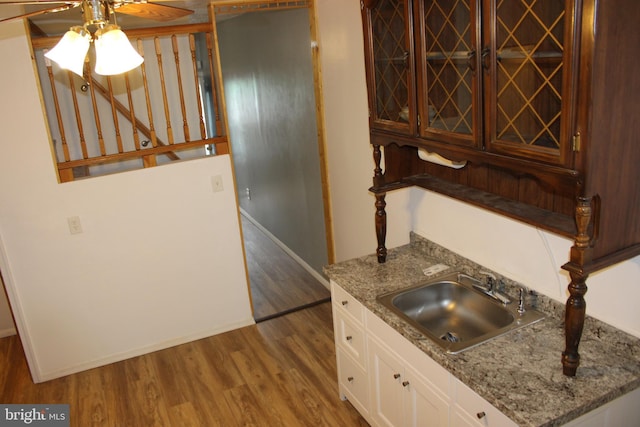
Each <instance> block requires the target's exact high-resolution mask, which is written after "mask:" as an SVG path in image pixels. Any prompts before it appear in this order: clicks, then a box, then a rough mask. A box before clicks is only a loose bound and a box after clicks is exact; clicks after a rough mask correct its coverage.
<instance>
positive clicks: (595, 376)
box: [325, 233, 640, 427]
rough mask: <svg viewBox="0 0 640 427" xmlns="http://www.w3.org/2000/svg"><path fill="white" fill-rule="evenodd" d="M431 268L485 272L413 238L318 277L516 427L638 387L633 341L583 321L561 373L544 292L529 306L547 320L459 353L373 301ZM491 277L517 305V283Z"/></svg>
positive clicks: (556, 330)
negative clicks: (573, 357)
mask: <svg viewBox="0 0 640 427" xmlns="http://www.w3.org/2000/svg"><path fill="white" fill-rule="evenodd" d="M435 264H445V265H447V266H450V269H447V270H445V271H442V272H441V273H438V275H440V274H441V275H445V274H447V273H450V272H452V271H463V272H465V273H467V274H469V275H472V276H473V275H476V276H477V275H478V273H479V271H480V270H483V271H490V270H488V269H486V268H484V267H482V266H480V265H478V264H475V263H473V262H472V261H469V260H467V259H465V258H463V257H461V256H459V255H457V254H455V253H453V252H451V251H448V250H447V249H445V248H443V247H441V246H438V245H436V244H435V243H433V242H430V241H429V240H427V239H424V238H422V237H420V236H418V235H417V234H414V233H412V234H411V243H410V244H408V245H405V246H401V247H399V248H395V249H391V250H389V253H388V255H387V261H386V263H384V264H379V263H378V261H377V257H376V256H375V255H369V256H365V257H362V258H357V259H353V260H349V261H345V262H341V263H338V264H333V265H330V266H327V267H325V272H326V274H327V275H328V276H329V277H330V278H331V279H332V280H333V281H335V282H336V283H337V284H339V285H340V286H341V287H342V288H343V289H344V290H346V291H347V292H348V293H350V294H351V295H352V296H353V297H355V298H356V299H357V300H358V301H360V302H361V303H362V304H363V305H364V306H365V307H366V308H367V309H369V310H370V311H372V312H373V313H374V314H376V315H377V316H379V317H380V318H381V319H383V320H384V321H385V322H387V323H388V324H389V325H391V326H392V327H393V328H394V329H395V330H397V331H398V332H399V333H400V334H402V335H403V336H404V337H405V338H407V339H408V340H409V341H411V342H412V343H413V344H414V345H416V346H417V347H418V348H420V349H421V350H422V351H424V352H425V353H426V354H427V355H428V356H430V357H431V358H432V359H434V360H435V361H436V362H438V363H439V364H440V365H442V366H443V367H444V368H445V369H447V370H448V371H449V372H451V374H453V375H454V376H455V377H457V378H458V379H459V380H460V381H462V382H463V383H465V384H466V385H467V386H469V387H470V388H471V389H473V390H474V391H475V392H476V393H478V394H479V395H480V396H482V397H483V398H484V399H485V400H487V401H488V402H490V403H491V404H492V405H493V406H495V407H496V408H498V409H499V410H500V411H502V412H503V413H504V414H505V415H506V416H508V417H509V418H511V419H512V420H513V421H514V422H516V423H517V424H518V425H521V426H544V427H547V426H558V425H562V424H565V423H567V422H569V421H571V420H572V419H574V418H577V417H579V416H580V415H582V414H584V413H587V412H589V411H591V410H593V409H596V408H597V407H599V406H601V405H603V404H605V403H607V402H609V401H611V400H613V399H615V398H616V397H619V396H621V395H623V394H625V393H627V392H630V391H632V390H634V389H636V388H638V387H640V339H638V338H635V337H633V336H631V335H629V334H627V333H624V332H622V331H620V330H618V329H616V328H614V327H612V326H610V325H607V324H605V323H603V322H600V321H598V320H597V319H593V318H591V317H589V316H587V319H586V321H585V326H584V332H583V335H582V340H581V342H580V348H579V352H580V356H581V360H580V366H579V367H578V372H577V375H576V376H575V377H572V378H571V377H566V376H564V375H563V374H562V363H561V353H562V351H563V350H564V347H565V343H564V305H563V304H559V303H557V302H555V301H553V300H552V299H550V298H547V297H545V296H544V295H538V296H537V297H535V299H534V301H533V304H534V307H535V308H536V309H537V310H539V311H541V312H543V313H544V314H545V315H546V316H547V317H546V318H545V319H544V320H542V321H540V322H538V323H535V324H533V325H529V326H526V327H524V328H522V329H519V330H515V331H511V332H509V333H507V334H505V335H503V336H501V337H498V338H495V339H493V340H491V341H488V342H486V343H483V344H481V345H479V346H477V347H473V348H471V349H468V350H465V351H463V352H461V353H459V354H456V355H452V354H447V353H446V352H445V351H443V350H442V349H441V348H440V347H438V346H437V345H436V344H434V343H432V342H431V341H430V340H429V339H428V338H426V337H425V336H424V335H422V334H421V333H420V332H419V331H418V330H417V329H415V328H413V327H412V326H411V325H409V324H408V323H407V322H405V321H404V320H402V319H400V318H399V317H398V316H396V315H395V314H393V313H392V312H391V311H389V310H388V309H387V308H385V307H384V306H383V305H382V304H380V303H378V302H377V300H376V298H377V296H378V295H381V294H384V293H387V292H391V291H395V290H398V289H401V288H406V287H410V286H413V285H416V284H419V283H421V282H424V281H425V279H426V277H425V275H424V273H423V270H424V269H425V268H428V267H430V266H432V265H435ZM492 273H494V274H495V275H496V276H497V277H498V278H499V279H503V281H504V282H505V292H506V293H507V294H509V295H511V296H512V297H513V300H515V301H517V298H516V295H517V289H518V288H519V287H522V285H521V284H518V283H516V282H513V281H511V280H510V279H508V278H506V277H504V276H501V275H500V274H498V273H495V272H492ZM433 277H436V276H433ZM478 277H479V276H478ZM529 302H532V301H529ZM587 312H588V309H587Z"/></svg>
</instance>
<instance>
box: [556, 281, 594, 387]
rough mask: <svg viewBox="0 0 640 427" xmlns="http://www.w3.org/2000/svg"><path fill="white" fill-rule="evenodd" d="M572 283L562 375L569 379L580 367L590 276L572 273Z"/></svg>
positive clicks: (566, 314) (565, 326)
mask: <svg viewBox="0 0 640 427" xmlns="http://www.w3.org/2000/svg"><path fill="white" fill-rule="evenodd" d="M569 274H570V275H571V283H570V284H569V294H570V296H569V299H568V300H567V305H566V309H565V316H564V331H565V350H564V351H563V352H562V373H563V374H565V375H566V376H568V377H575V376H576V370H577V369H578V365H580V354H579V353H578V346H579V345H580V338H582V329H583V326H584V318H585V313H586V309H587V303H586V301H585V300H584V295H585V294H586V293H587V285H586V283H585V281H586V280H587V276H588V275H583V274H582V273H579V272H570V273H569Z"/></svg>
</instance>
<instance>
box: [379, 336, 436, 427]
mask: <svg viewBox="0 0 640 427" xmlns="http://www.w3.org/2000/svg"><path fill="white" fill-rule="evenodd" d="M367 343H368V349H369V369H370V371H371V372H370V376H369V378H370V381H371V384H370V386H371V407H370V413H371V417H372V418H373V419H374V421H375V423H376V424H377V425H380V426H389V427H393V426H407V427H409V426H411V427H413V426H429V425H432V426H446V425H448V424H449V402H448V398H447V396H445V395H443V394H442V392H440V391H438V390H436V389H435V387H434V386H433V385H431V384H429V381H428V380H427V379H426V378H424V377H423V376H422V375H421V374H420V373H418V372H416V371H415V370H414V369H412V367H411V366H409V365H407V363H406V361H404V360H403V359H402V358H401V357H400V356H398V355H397V354H396V353H394V352H393V351H391V350H390V349H389V348H388V347H387V346H386V345H384V344H383V343H381V342H379V341H377V340H376V339H375V338H373V337H369V339H368V342H367Z"/></svg>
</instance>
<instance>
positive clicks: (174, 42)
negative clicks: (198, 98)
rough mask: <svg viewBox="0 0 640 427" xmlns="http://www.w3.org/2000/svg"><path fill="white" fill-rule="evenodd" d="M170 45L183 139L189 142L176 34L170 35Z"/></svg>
mask: <svg viewBox="0 0 640 427" xmlns="http://www.w3.org/2000/svg"><path fill="white" fill-rule="evenodd" d="M171 45H172V46H173V58H174V62H175V63H176V76H177V77H178V93H179V94H180V109H181V111H182V130H183V131H184V141H185V142H189V141H190V140H191V138H190V137H189V124H188V123H187V110H186V107H185V104H184V90H183V88H182V76H181V74H180V55H179V49H178V38H177V37H176V35H175V34H174V35H172V36H171Z"/></svg>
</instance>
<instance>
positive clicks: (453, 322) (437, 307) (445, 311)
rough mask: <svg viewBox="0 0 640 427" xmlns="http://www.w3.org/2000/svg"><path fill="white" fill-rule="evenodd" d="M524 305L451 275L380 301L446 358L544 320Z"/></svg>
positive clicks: (478, 283)
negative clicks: (438, 348) (436, 346)
mask: <svg viewBox="0 0 640 427" xmlns="http://www.w3.org/2000/svg"><path fill="white" fill-rule="evenodd" d="M520 299H521V300H520V301H515V302H514V301H511V300H510V298H508V297H506V296H504V295H503V294H500V293H498V292H497V291H495V292H494V291H493V289H492V288H489V287H488V286H486V285H484V284H482V283H480V281H478V280H476V279H474V278H472V277H470V276H467V275H466V274H464V273H458V272H457V273H452V274H448V275H446V276H444V277H440V278H438V279H434V280H430V281H427V282H425V283H422V284H420V285H416V286H413V287H411V288H408V289H401V290H398V291H395V292H391V293H388V294H384V295H381V296H379V297H378V301H379V302H380V303H382V304H383V305H384V306H385V307H387V308H388V309H389V310H391V311H392V312H393V313H395V314H396V315H398V316H399V317H400V318H402V319H404V320H405V321H407V322H408V323H409V324H411V325H412V326H414V327H415V328H416V329H418V330H419V331H420V332H422V333H423V334H424V335H425V336H427V337H428V338H430V339H431V340H432V341H433V342H434V343H436V344H437V345H439V346H440V347H442V348H443V349H444V350H445V351H446V352H447V353H451V354H456V353H459V352H461V351H464V350H467V349H469V348H471V347H474V346H476V345H479V344H482V343H484V342H486V341H488V340H490V339H492V338H495V337H498V336H500V335H503V334H506V333H507V332H510V331H513V330H515V329H518V328H522V327H524V326H527V325H530V324H532V323H535V322H537V321H539V320H542V319H543V318H544V315H543V314H542V313H540V312H539V311H536V310H533V309H530V308H527V307H526V306H525V301H524V292H523V291H522V292H521V294H520Z"/></svg>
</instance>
